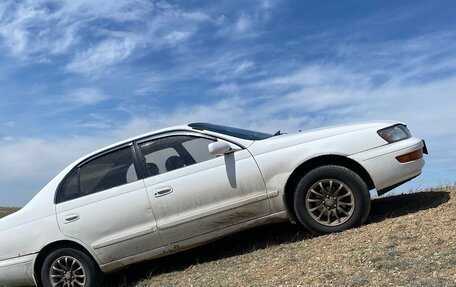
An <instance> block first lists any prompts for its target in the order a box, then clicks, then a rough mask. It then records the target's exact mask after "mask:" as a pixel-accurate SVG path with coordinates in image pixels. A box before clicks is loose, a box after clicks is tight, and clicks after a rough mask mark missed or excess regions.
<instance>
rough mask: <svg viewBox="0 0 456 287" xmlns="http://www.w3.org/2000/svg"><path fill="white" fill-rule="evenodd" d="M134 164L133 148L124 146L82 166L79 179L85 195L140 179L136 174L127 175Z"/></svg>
mask: <svg viewBox="0 0 456 287" xmlns="http://www.w3.org/2000/svg"><path fill="white" fill-rule="evenodd" d="M132 165H133V154H132V152H131V148H130V147H127V148H123V149H120V150H117V151H115V152H112V153H110V154H107V155H104V156H100V157H98V158H96V159H94V160H92V161H90V162H88V163H86V164H85V165H83V166H82V167H81V168H80V172H79V176H80V178H79V181H80V185H81V193H82V194H83V195H87V194H92V193H95V192H99V191H102V190H105V189H110V188H113V187H116V186H120V185H123V184H127V183H129V181H130V182H133V181H136V180H138V176H137V175H136V172H135V174H134V176H131V175H129V176H127V174H128V171H129V170H130V172H132V170H131V169H130V167H131V166H132Z"/></svg>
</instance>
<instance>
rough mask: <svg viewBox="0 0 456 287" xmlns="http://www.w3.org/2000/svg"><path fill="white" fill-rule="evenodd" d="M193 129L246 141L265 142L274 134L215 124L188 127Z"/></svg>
mask: <svg viewBox="0 0 456 287" xmlns="http://www.w3.org/2000/svg"><path fill="white" fill-rule="evenodd" d="M188 126H189V127H191V128H194V129H197V130H206V131H212V132H217V133H221V134H225V135H229V136H233V137H237V138H241V139H246V140H254V141H255V140H264V139H267V138H270V137H272V134H267V133H261V132H256V131H250V130H244V129H238V128H232V127H225V126H219V125H214V124H208V123H193V124H189V125H188Z"/></svg>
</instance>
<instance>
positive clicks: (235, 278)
mask: <svg viewBox="0 0 456 287" xmlns="http://www.w3.org/2000/svg"><path fill="white" fill-rule="evenodd" d="M16 210H17V209H15V208H0V218H1V217H3V216H5V215H7V214H9V213H11V212H14V211H16ZM105 286H119V287H120V286H128V287H133V286H135V287H145V286H157V287H158V286H176V287H178V286H185V287H190V286H276V287H298V286H456V187H445V188H437V189H433V190H426V191H422V192H417V193H412V194H405V195H397V196H391V197H385V198H379V199H375V200H373V202H372V209H371V215H370V218H369V219H368V222H367V224H366V225H364V226H362V227H360V228H356V229H351V230H348V231H345V232H341V233H338V234H330V235H325V236H318V237H316V236H313V235H311V234H309V233H307V232H305V231H303V230H301V229H299V228H298V227H297V226H294V225H291V224H274V225H268V226H264V227H260V228H256V229H252V230H249V231H246V232H241V233H238V234H235V235H233V236H230V237H227V238H225V239H222V240H218V241H216V242H214V243H211V244H207V245H205V246H202V247H199V248H196V249H193V250H190V251H186V252H181V253H178V254H176V255H172V256H167V257H164V258H161V259H157V260H153V261H149V262H146V263H142V264H137V265H133V266H130V267H127V268H126V269H124V270H123V271H121V272H118V273H115V274H111V275H110V276H109V277H108V278H107V280H106V283H105Z"/></svg>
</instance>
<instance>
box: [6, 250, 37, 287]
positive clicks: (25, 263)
mask: <svg viewBox="0 0 456 287" xmlns="http://www.w3.org/2000/svg"><path fill="white" fill-rule="evenodd" d="M36 256H37V254H30V255H25V256H21V257H16V258H12V259H7V260H2V261H0V286H32V285H34V284H35V282H34V279H33V261H34V260H35V258H36Z"/></svg>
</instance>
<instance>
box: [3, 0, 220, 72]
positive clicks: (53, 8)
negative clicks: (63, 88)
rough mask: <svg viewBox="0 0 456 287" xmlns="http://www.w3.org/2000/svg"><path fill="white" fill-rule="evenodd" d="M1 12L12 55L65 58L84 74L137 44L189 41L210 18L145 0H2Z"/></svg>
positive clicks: (155, 45)
mask: <svg viewBox="0 0 456 287" xmlns="http://www.w3.org/2000/svg"><path fill="white" fill-rule="evenodd" d="M0 13H1V17H0V39H1V44H2V45H3V47H4V48H6V49H7V50H8V51H9V52H10V53H11V54H12V55H14V56H16V57H19V58H21V59H25V60H27V59H38V60H37V61H38V62H43V61H41V60H40V59H47V61H48V62H51V60H52V58H53V57H56V56H62V55H63V56H66V57H69V58H70V59H69V62H68V63H67V65H66V69H67V71H70V72H75V73H80V74H84V75H89V76H93V75H95V74H98V73H103V72H104V71H105V70H104V69H105V68H106V67H110V66H112V65H115V64H118V63H119V62H122V61H125V60H126V59H128V58H129V57H130V56H131V55H132V54H133V52H134V51H135V50H136V49H138V48H146V47H151V48H161V47H163V45H165V44H172V45H173V44H176V43H180V42H184V41H188V40H189V39H190V37H191V36H192V34H193V32H192V31H195V30H196V29H198V27H199V25H202V23H204V22H207V21H211V16H210V15H208V14H206V13H204V12H202V11H197V10H194V11H192V10H188V9H186V10H183V9H181V8H180V7H179V6H177V5H170V4H168V3H166V2H164V1H160V2H151V1H148V0H130V1H116V0H107V1H103V3H99V2H96V1H91V0H90V1H89V0H79V1H73V0H62V1H47V0H33V1H31V0H27V1H22V2H17V1H15V0H5V1H2V3H0ZM73 54H76V55H75V56H74V57H72V55H73ZM61 59H62V58H59V60H61Z"/></svg>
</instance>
